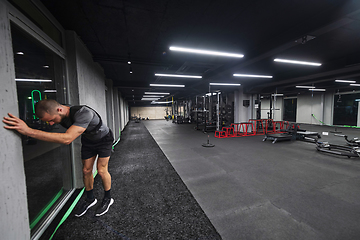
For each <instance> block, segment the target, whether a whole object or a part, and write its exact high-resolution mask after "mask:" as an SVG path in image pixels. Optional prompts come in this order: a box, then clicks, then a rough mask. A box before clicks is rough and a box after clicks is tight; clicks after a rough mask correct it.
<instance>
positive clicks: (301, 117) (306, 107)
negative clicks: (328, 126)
mask: <svg viewBox="0 0 360 240" xmlns="http://www.w3.org/2000/svg"><path fill="white" fill-rule="evenodd" d="M323 110H324V93H318V92H314V93H313V94H311V93H309V94H299V95H298V97H297V111H296V122H298V123H309V124H321V123H320V122H319V121H318V120H316V119H315V118H314V117H313V116H312V114H314V115H315V116H316V118H317V119H319V120H321V121H323V119H324V111H323Z"/></svg>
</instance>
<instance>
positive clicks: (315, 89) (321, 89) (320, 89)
mask: <svg viewBox="0 0 360 240" xmlns="http://www.w3.org/2000/svg"><path fill="white" fill-rule="evenodd" d="M309 91H318V92H325V91H326V89H323V88H311V89H309Z"/></svg>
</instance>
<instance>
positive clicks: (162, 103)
mask: <svg viewBox="0 0 360 240" xmlns="http://www.w3.org/2000/svg"><path fill="white" fill-rule="evenodd" d="M172 102H173V101H168V102H154V101H153V102H151V104H165V103H172Z"/></svg>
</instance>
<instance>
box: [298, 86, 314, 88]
mask: <svg viewBox="0 0 360 240" xmlns="http://www.w3.org/2000/svg"><path fill="white" fill-rule="evenodd" d="M295 87H297V88H315V87H314V86H295Z"/></svg>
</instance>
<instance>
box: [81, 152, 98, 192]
mask: <svg viewBox="0 0 360 240" xmlns="http://www.w3.org/2000/svg"><path fill="white" fill-rule="evenodd" d="M95 159H96V156H93V157H91V158H88V159H84V160H82V163H83V181H84V185H85V190H86V191H90V190H92V189H93V188H94V176H93V173H92V170H93V166H94V162H95Z"/></svg>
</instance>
